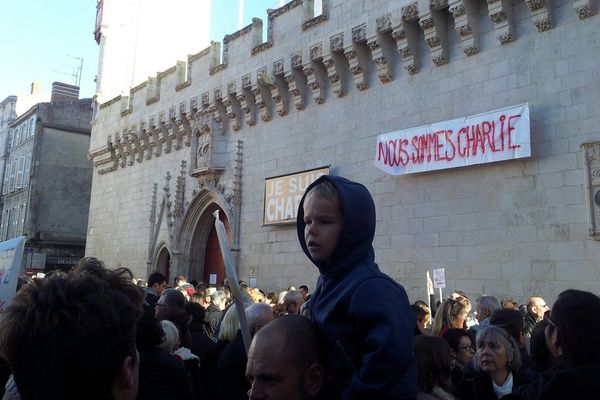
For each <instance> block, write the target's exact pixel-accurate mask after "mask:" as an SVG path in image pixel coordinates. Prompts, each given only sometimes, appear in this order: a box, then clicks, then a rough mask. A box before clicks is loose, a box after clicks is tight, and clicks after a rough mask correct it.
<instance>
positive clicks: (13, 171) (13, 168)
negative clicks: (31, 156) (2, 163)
mask: <svg viewBox="0 0 600 400" xmlns="http://www.w3.org/2000/svg"><path fill="white" fill-rule="evenodd" d="M16 174H17V160H13V161H12V162H11V163H10V182H9V184H8V191H9V192H12V191H14V190H15V178H16V176H15V175H16Z"/></svg>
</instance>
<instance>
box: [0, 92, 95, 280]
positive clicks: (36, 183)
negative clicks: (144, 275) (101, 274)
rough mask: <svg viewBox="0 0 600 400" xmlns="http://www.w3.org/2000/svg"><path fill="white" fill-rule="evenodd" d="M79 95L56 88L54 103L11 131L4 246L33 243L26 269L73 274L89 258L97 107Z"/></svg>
mask: <svg viewBox="0 0 600 400" xmlns="http://www.w3.org/2000/svg"><path fill="white" fill-rule="evenodd" d="M74 89H76V90H74ZM78 95H79V88H76V87H73V86H72V85H66V84H61V83H57V82H55V83H54V84H53V90H52V99H51V101H50V102H46V103H38V104H36V105H34V106H33V107H31V108H30V109H29V110H27V111H26V112H24V113H23V114H21V115H20V116H19V117H17V118H16V119H15V120H14V121H13V122H12V123H11V125H10V131H9V132H10V138H9V140H8V143H9V146H8V151H7V162H6V167H5V171H4V180H3V187H2V203H3V207H2V219H1V221H0V240H2V241H3V240H7V239H11V238H14V237H18V236H22V235H25V236H26V237H27V240H26V242H25V257H24V264H25V265H24V266H25V267H26V268H33V269H36V270H50V269H56V268H67V267H70V266H71V265H72V264H75V263H77V261H78V260H79V259H80V258H81V257H82V256H83V255H84V249H85V239H86V231H87V218H88V208H89V198H90V188H91V179H92V167H91V165H90V163H89V160H87V157H86V155H87V150H88V149H89V143H90V121H91V119H92V107H91V103H92V102H91V99H83V100H78V98H77V97H78Z"/></svg>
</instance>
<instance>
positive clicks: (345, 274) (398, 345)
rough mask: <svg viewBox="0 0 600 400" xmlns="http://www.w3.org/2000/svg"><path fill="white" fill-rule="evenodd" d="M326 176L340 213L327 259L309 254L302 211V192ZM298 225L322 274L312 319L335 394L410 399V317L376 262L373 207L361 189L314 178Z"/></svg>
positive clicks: (413, 380)
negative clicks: (323, 345) (338, 231)
mask: <svg viewBox="0 0 600 400" xmlns="http://www.w3.org/2000/svg"><path fill="white" fill-rule="evenodd" d="M325 180H327V181H330V182H331V183H332V184H333V186H334V187H335V189H336V191H337V194H338V197H339V203H340V207H341V208H342V210H341V211H342V214H343V216H344V226H343V228H342V233H341V235H340V239H339V240H338V243H337V245H336V247H335V249H334V251H333V253H332V255H331V257H330V259H329V260H328V261H327V262H325V261H315V260H313V259H312V258H311V256H310V253H309V251H308V247H307V244H306V242H305V240H304V228H305V223H304V208H303V205H304V201H305V198H306V194H307V193H309V192H310V190H311V189H312V188H313V187H314V186H315V185H318V184H319V183H320V182H322V181H325ZM297 230H298V238H299V239H300V245H301V246H302V249H303V250H304V253H305V254H306V255H307V256H308V258H309V259H310V260H311V261H312V262H313V264H315V265H316V266H317V268H318V269H319V271H320V272H321V275H320V276H319V280H318V282H317V287H316V288H315V291H314V292H313V294H312V297H311V300H310V317H311V319H312V320H313V322H314V323H315V324H316V325H317V327H318V329H319V331H320V332H321V334H322V335H323V337H324V340H325V342H326V344H327V346H326V349H327V357H326V360H327V366H326V367H327V369H328V374H329V376H330V379H331V382H330V386H331V388H330V389H331V391H332V392H333V394H334V395H336V396H339V397H340V398H342V399H396V400H404V399H415V398H416V392H417V369H416V368H417V367H416V363H415V358H414V354H413V350H412V342H413V326H414V321H413V316H412V312H411V309H410V305H409V302H408V297H407V295H406V292H405V291H404V288H403V287H402V286H400V285H399V284H398V283H396V282H395V281H394V280H393V279H391V278H390V277H389V276H387V275H385V274H384V273H382V272H381V271H380V270H379V267H378V266H377V264H376V263H375V261H374V258H375V253H374V250H373V246H372V242H373V238H374V236H375V204H374V203H373V198H372V197H371V195H370V193H369V191H368V190H367V188H366V187H364V186H363V185H361V184H359V183H356V182H352V181H349V180H347V179H345V178H342V177H336V176H322V177H320V178H319V179H317V180H316V181H315V182H313V183H312V184H311V185H310V186H309V187H308V188H307V189H306V192H305V194H304V197H303V198H302V200H301V202H300V205H299V209H298V218H297Z"/></svg>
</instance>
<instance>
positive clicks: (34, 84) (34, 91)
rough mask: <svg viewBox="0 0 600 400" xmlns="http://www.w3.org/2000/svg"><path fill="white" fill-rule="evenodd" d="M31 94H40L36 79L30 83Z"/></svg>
mask: <svg viewBox="0 0 600 400" xmlns="http://www.w3.org/2000/svg"><path fill="white" fill-rule="evenodd" d="M31 94H34V95H38V94H40V83H39V82H38V81H34V82H32V83H31Z"/></svg>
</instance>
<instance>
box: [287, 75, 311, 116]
mask: <svg viewBox="0 0 600 400" xmlns="http://www.w3.org/2000/svg"><path fill="white" fill-rule="evenodd" d="M285 80H286V82H287V84H288V88H289V91H290V93H291V95H292V101H293V103H294V108H295V109H296V110H298V111H300V110H303V109H304V92H305V88H306V84H307V79H306V76H305V75H304V73H303V72H302V70H299V69H293V70H292V71H289V72H288V73H287V74H286V76H285Z"/></svg>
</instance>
